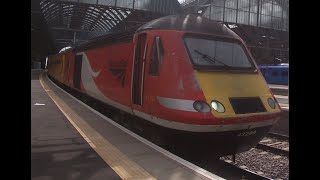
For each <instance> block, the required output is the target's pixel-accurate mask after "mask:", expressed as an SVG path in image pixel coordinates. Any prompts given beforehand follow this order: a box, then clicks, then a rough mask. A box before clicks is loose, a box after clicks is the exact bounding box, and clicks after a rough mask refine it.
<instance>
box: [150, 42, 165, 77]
mask: <svg viewBox="0 0 320 180" xmlns="http://www.w3.org/2000/svg"><path fill="white" fill-rule="evenodd" d="M162 60H163V46H162V43H161V40H160V37H155V38H154V40H153V44H152V52H151V58H150V68H149V74H150V75H153V76H158V75H159V66H160V64H161V63H162Z"/></svg>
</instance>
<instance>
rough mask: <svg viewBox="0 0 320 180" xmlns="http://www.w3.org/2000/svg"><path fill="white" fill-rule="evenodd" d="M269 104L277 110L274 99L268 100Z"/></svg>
mask: <svg viewBox="0 0 320 180" xmlns="http://www.w3.org/2000/svg"><path fill="white" fill-rule="evenodd" d="M268 104H269V106H270V107H271V108H272V109H274V108H276V103H275V102H274V100H273V99H272V98H268Z"/></svg>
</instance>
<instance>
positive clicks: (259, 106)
mask: <svg viewBox="0 0 320 180" xmlns="http://www.w3.org/2000/svg"><path fill="white" fill-rule="evenodd" d="M229 100H230V103H231V106H232V108H233V110H234V112H235V113H236V114H248V113H259V112H266V111H267V110H266V108H265V107H264V105H263V103H262V101H261V99H260V98H259V97H240V98H238V97H237V98H229Z"/></svg>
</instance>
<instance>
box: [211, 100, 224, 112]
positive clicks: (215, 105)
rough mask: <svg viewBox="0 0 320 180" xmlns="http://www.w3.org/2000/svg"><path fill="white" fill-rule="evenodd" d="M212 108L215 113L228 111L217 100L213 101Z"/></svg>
mask: <svg viewBox="0 0 320 180" xmlns="http://www.w3.org/2000/svg"><path fill="white" fill-rule="evenodd" d="M211 107H212V108H213V109H214V110H215V111H217V112H219V113H223V112H225V111H226V109H225V108H224V106H223V105H222V104H221V103H220V102H219V101H216V100H213V101H212V102H211Z"/></svg>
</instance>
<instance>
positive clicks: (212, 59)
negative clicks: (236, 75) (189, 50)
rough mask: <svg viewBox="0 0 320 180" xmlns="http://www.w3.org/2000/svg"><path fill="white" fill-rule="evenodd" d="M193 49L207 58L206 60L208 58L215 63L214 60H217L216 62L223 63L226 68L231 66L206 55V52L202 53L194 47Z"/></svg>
mask: <svg viewBox="0 0 320 180" xmlns="http://www.w3.org/2000/svg"><path fill="white" fill-rule="evenodd" d="M194 51H195V52H196V53H198V54H200V55H202V57H203V58H207V59H208V60H210V62H213V63H215V62H216V61H217V62H219V63H221V64H223V66H224V67H226V68H228V69H229V68H231V66H229V65H227V64H225V63H223V62H221V61H219V60H217V59H216V58H213V57H211V56H209V55H207V54H204V53H202V52H200V51H198V50H196V49H195V50H194Z"/></svg>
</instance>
